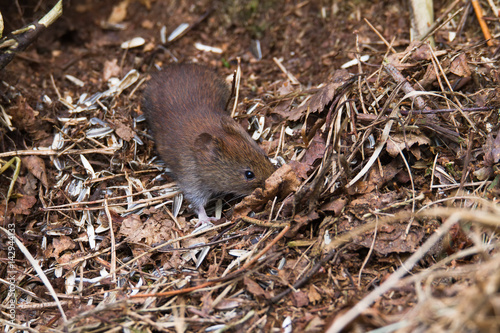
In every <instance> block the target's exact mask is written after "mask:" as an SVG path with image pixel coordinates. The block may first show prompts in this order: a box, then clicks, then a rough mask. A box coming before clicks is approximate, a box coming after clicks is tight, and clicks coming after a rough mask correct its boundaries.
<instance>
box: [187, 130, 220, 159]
mask: <svg viewBox="0 0 500 333" xmlns="http://www.w3.org/2000/svg"><path fill="white" fill-rule="evenodd" d="M194 145H195V147H196V148H195V150H196V151H198V152H199V153H202V154H210V155H212V156H214V155H216V154H218V152H220V150H221V149H222V145H223V143H222V140H220V139H219V138H217V137H214V136H212V135H211V134H208V133H201V134H200V135H198V137H197V138H196V140H194Z"/></svg>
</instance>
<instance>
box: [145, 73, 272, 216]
mask: <svg viewBox="0 0 500 333" xmlns="http://www.w3.org/2000/svg"><path fill="white" fill-rule="evenodd" d="M229 98H230V92H229V87H228V86H227V85H226V83H225V82H224V81H223V80H222V79H221V78H219V76H217V75H216V74H215V73H214V72H212V71H211V70H209V69H207V68H205V67H202V66H198V65H194V64H190V65H173V66H169V67H167V68H165V69H164V70H163V71H162V72H160V73H158V74H155V75H154V76H153V77H152V79H151V80H150V82H149V83H148V85H147V87H146V89H145V92H144V100H143V104H142V105H143V111H144V114H145V115H146V118H147V120H148V123H149V127H150V129H151V130H152V132H153V137H154V139H155V142H156V149H157V151H158V153H159V154H160V156H161V158H162V159H163V160H164V161H165V163H166V164H167V166H168V167H169V168H170V169H171V171H172V173H173V175H174V177H175V178H176V180H177V182H178V184H179V186H180V187H181V189H182V191H183V192H184V194H185V195H186V197H187V198H188V199H189V200H190V201H191V202H192V203H194V204H195V206H196V207H198V209H199V210H200V207H201V208H202V207H203V205H204V204H205V203H206V201H207V200H208V198H209V197H210V196H211V195H213V194H215V193H236V194H249V193H251V192H252V191H253V190H254V189H255V188H257V187H261V186H263V185H264V181H265V180H266V178H267V177H269V176H270V175H271V173H272V172H273V171H274V166H273V165H272V164H271V162H270V161H269V159H268V158H267V156H266V154H265V153H264V151H263V150H262V149H261V148H260V147H259V146H258V145H257V144H256V143H255V141H254V140H252V138H251V137H250V136H249V135H248V133H247V132H246V131H245V130H244V129H243V128H241V126H239V125H238V124H237V123H236V122H235V121H234V120H233V119H232V118H231V117H230V116H229V113H228V112H227V111H226V104H227V102H228V100H229Z"/></svg>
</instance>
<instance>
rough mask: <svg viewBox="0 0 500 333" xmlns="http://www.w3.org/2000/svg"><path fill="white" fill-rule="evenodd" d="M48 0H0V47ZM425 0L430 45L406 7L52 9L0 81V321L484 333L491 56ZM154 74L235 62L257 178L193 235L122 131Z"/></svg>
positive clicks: (492, 236) (457, 12)
mask: <svg viewBox="0 0 500 333" xmlns="http://www.w3.org/2000/svg"><path fill="white" fill-rule="evenodd" d="M54 4H55V1H39V0H25V1H22V0H15V1H11V2H8V4H5V2H2V3H0V12H1V13H2V16H3V19H4V24H5V29H4V35H8V33H9V32H10V31H13V30H15V29H19V28H21V27H23V26H26V25H27V24H29V23H30V22H32V21H34V20H35V19H39V18H40V17H42V16H43V15H44V14H45V13H47V12H48V11H49V10H50V9H51V8H52V6H53V5H54ZM480 4H481V5H482V6H483V10H484V16H485V20H486V24H487V25H488V27H489V28H490V30H491V33H492V35H493V36H496V35H497V34H499V33H500V25H499V24H498V22H499V19H498V17H497V16H495V15H494V13H493V11H492V8H491V7H490V6H489V5H488V2H487V1H480ZM435 5H436V7H435V18H436V20H438V21H439V22H441V24H440V25H438V26H437V29H435V31H434V32H433V34H432V35H431V36H432V38H433V40H434V46H433V47H431V46H430V45H431V43H430V42H429V40H425V41H424V42H416V41H414V42H411V41H410V33H409V31H410V26H409V24H410V14H409V10H408V8H407V2H405V1H375V2H372V1H335V0H333V1H326V0H324V1H323V0H317V1H314V0H310V1H307V0H306V1H300V2H298V1H290V0H276V1H258V0H250V1H243V0H236V1H229V0H216V1H208V0H202V1H161V0H141V1H133V0H130V1H119V0H114V1H99V0H86V1H67V2H66V3H65V7H64V12H63V15H62V16H61V17H60V18H59V19H58V20H57V21H55V23H53V24H52V25H51V26H50V27H49V28H48V29H47V30H46V31H45V32H43V34H41V35H40V37H39V38H38V39H37V40H36V41H35V42H33V43H32V45H30V46H29V47H28V48H27V49H26V50H25V51H23V52H21V53H19V54H18V55H16V57H15V58H14V59H13V61H12V62H10V63H9V64H8V65H7V67H5V68H4V69H3V70H2V71H0V78H1V81H2V85H1V87H0V104H1V106H2V108H3V111H2V115H1V117H0V118H1V119H2V127H1V129H0V131H1V132H0V158H1V159H2V164H5V163H7V162H8V161H12V162H13V164H12V166H16V165H18V166H19V167H20V169H19V175H18V176H17V177H16V176H15V175H14V174H15V171H14V170H13V168H9V169H7V170H5V171H3V173H2V174H1V175H0V190H1V191H0V192H1V195H2V198H3V199H2V200H1V203H0V211H3V212H5V213H4V214H3V216H1V217H0V226H2V227H3V228H6V229H9V230H12V231H14V232H15V237H16V241H13V238H12V237H10V238H9V237H7V235H8V234H7V233H6V232H5V231H4V230H1V229H0V231H1V232H2V238H1V239H2V242H1V243H0V261H1V262H2V265H0V277H1V278H2V280H0V282H1V283H0V295H1V296H0V299H2V300H4V301H2V315H1V318H0V322H1V323H2V325H7V326H6V327H11V328H14V329H24V330H26V331H30V332H37V331H46V332H111V331H135V332H163V331H166V332H206V331H218V332H222V331H237V330H238V331H245V332H323V331H328V332H339V331H349V332H350V331H352V332H367V331H370V330H373V329H377V328H384V331H383V332H392V331H397V332H446V331H449V332H498V331H500V294H499V290H500V256H499V254H498V252H497V250H498V248H497V245H499V238H497V237H498V229H497V228H498V226H499V224H500V205H499V203H498V202H499V199H498V198H499V195H500V172H499V161H500V132H499V131H500V124H499V116H500V114H499V107H500V94H499V93H500V90H499V87H500V82H499V81H500V75H499V69H498V57H499V52H498V51H499V49H498V42H497V41H496V40H492V41H491V42H490V43H486V42H485V38H484V35H483V33H482V31H481V29H480V26H479V24H478V19H477V17H476V15H475V13H474V11H473V10H472V6H471V5H470V2H469V1H465V0H464V1H460V0H457V1H442V2H436V4H435ZM183 27H184V28H183ZM176 29H177V32H176ZM178 32H180V33H178ZM128 41H132V42H130V43H128V44H127V42H128ZM131 43H136V45H131ZM131 46H133V47H131ZM175 62H196V63H200V64H204V65H206V66H209V67H211V68H214V69H215V70H216V71H217V72H218V74H219V75H220V76H221V77H224V78H232V77H234V73H235V72H238V73H239V74H240V79H239V80H236V81H238V82H236V83H235V84H234V87H235V88H237V89H235V90H237V91H238V93H237V94H236V95H237V96H236V97H234V98H233V99H232V100H231V103H230V106H229V108H230V109H231V110H233V107H234V110H233V111H234V113H235V118H236V119H237V121H238V122H239V123H241V124H242V126H243V127H244V128H246V129H248V131H249V133H250V134H251V135H252V136H253V137H254V139H256V140H258V142H259V144H260V145H261V146H262V147H263V148H264V150H265V151H266V153H268V155H269V157H270V158H271V159H272V160H273V161H274V162H276V163H277V166H279V167H280V168H279V169H278V170H277V171H276V172H275V173H274V174H273V176H271V178H270V179H269V180H268V181H267V182H266V187H265V188H264V189H257V190H256V191H255V192H254V193H253V194H252V195H250V196H248V197H246V198H244V199H241V198H239V199H236V198H232V197H231V196H226V197H223V198H217V199H214V200H213V201H211V202H210V203H209V205H208V213H209V215H211V216H222V218H221V219H220V220H219V221H217V222H215V223H214V226H213V227H212V228H209V229H203V230H198V229H196V228H195V224H196V216H195V214H194V212H193V211H192V210H191V209H190V208H189V203H188V202H186V201H185V200H183V197H182V195H181V194H180V192H179V191H178V188H177V187H176V186H175V183H173V182H172V179H171V178H170V177H169V175H168V173H165V171H164V169H163V168H162V165H161V163H160V161H159V160H158V158H157V157H156V151H155V146H154V141H153V140H152V139H151V137H150V135H149V134H148V128H147V125H146V123H145V122H144V121H143V116H142V111H141V98H142V97H141V96H142V92H143V89H144V86H145V84H146V82H147V79H148V77H149V75H150V74H151V73H154V72H155V71H158V70H159V69H161V68H163V67H165V66H167V65H168V64H170V63H175ZM231 110H229V111H228V112H231ZM9 119H10V121H11V124H9ZM168 130H169V128H168V124H166V128H165V131H168ZM15 157H19V158H20V159H16V158H15ZM10 184H14V185H13V186H14V187H13V191H12V196H11V198H9V200H8V201H6V200H5V198H6V197H7V193H8V189H9V186H10ZM9 242H13V243H9ZM9 245H13V246H11V247H9ZM27 252H29V253H30V254H31V256H32V258H31V257H30V256H29V255H27ZM12 253H14V256H12V255H11V254H12ZM4 263H5V264H6V265H4ZM7 264H8V265H7ZM11 288H12V289H15V292H11V290H12V289H11ZM9 304H15V308H14V309H12V307H10V306H9ZM9 316H13V317H9ZM10 319H13V320H12V321H10Z"/></svg>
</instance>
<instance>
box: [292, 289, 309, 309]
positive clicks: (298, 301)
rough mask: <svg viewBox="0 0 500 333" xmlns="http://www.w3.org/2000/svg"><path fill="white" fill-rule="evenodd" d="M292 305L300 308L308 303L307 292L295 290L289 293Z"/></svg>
mask: <svg viewBox="0 0 500 333" xmlns="http://www.w3.org/2000/svg"><path fill="white" fill-rule="evenodd" d="M291 295H292V302H293V306H295V307H298V308H301V307H303V306H308V305H309V298H308V297H307V294H306V293H305V292H303V291H297V292H294V293H292V294H291Z"/></svg>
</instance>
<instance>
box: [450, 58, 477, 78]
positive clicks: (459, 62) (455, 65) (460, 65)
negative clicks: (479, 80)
mask: <svg viewBox="0 0 500 333" xmlns="http://www.w3.org/2000/svg"><path fill="white" fill-rule="evenodd" d="M450 72H452V73H453V74H455V75H458V76H462V77H469V76H471V75H472V72H471V70H470V68H469V64H467V59H466V58H465V54H464V53H461V54H460V55H459V56H458V57H456V58H455V59H453V61H452V62H451V65H450Z"/></svg>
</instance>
